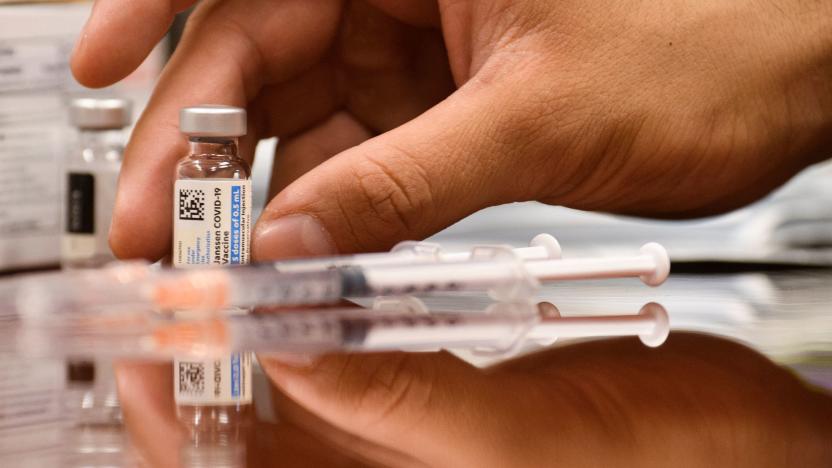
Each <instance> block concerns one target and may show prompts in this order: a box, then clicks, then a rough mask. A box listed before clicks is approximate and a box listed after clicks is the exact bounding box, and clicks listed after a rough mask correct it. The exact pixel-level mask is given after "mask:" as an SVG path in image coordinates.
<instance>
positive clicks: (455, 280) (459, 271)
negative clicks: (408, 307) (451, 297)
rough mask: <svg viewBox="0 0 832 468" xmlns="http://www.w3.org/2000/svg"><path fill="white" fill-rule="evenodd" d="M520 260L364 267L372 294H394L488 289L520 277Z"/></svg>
mask: <svg viewBox="0 0 832 468" xmlns="http://www.w3.org/2000/svg"><path fill="white" fill-rule="evenodd" d="M515 265H516V263H514V262H510V261H499V260H498V261H468V262H459V263H425V264H415V265H402V266H399V265H392V266H382V267H367V268H365V269H364V270H363V273H364V278H365V280H366V284H367V289H368V291H369V292H370V294H372V295H376V296H394V295H402V294H418V293H429V292H433V291H443V292H447V291H469V290H487V289H491V288H493V287H496V286H501V285H505V284H509V283H511V282H515V281H519V280H520V279H521V278H518V273H517V268H516V266H515Z"/></svg>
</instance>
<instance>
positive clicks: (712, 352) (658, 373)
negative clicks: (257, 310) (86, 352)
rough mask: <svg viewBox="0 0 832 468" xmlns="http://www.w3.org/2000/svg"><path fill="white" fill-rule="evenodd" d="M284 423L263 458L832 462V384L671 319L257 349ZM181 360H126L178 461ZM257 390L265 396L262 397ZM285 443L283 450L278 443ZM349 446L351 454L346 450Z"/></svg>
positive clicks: (122, 370)
mask: <svg viewBox="0 0 832 468" xmlns="http://www.w3.org/2000/svg"><path fill="white" fill-rule="evenodd" d="M260 362H261V363H262V365H263V366H264V369H265V370H266V372H267V373H268V374H269V376H271V377H272V379H273V381H274V382H275V383H276V384H277V388H275V389H273V391H274V392H275V396H274V407H275V408H276V410H277V413H278V414H279V418H280V421H281V423H280V424H278V425H276V426H275V425H274V424H269V423H265V422H262V421H256V422H251V423H250V424H252V426H251V427H252V429H250V430H249V437H248V439H247V440H248V442H247V447H248V455H249V456H248V458H249V463H250V464H251V466H295V465H297V466H310V465H315V466H318V465H321V466H323V465H325V466H352V465H355V464H360V465H367V464H369V465H372V466H460V467H466V466H471V467H492V466H493V467H502V466H569V467H582V466H586V467H595V466H622V467H623V466H639V467H654V466H655V467H665V466H682V467H685V466H691V467H693V466H731V467H746V466H747V467H768V466H772V467H781V466H807V467H808V466H818V467H820V466H828V465H829V462H830V461H832V446H830V444H829V443H828V442H829V440H830V437H832V423H830V421H832V400H831V399H830V397H829V396H828V395H825V394H824V393H822V392H818V391H816V390H813V389H811V388H808V387H806V386H805V385H804V384H803V383H802V382H801V381H800V380H798V379H797V378H795V377H794V376H793V375H792V374H790V373H789V372H788V371H786V370H784V369H782V368H780V367H779V366H776V365H774V364H773V363H771V362H770V361H768V360H767V359H766V358H764V357H762V356H760V355H759V354H757V353H756V352H754V351H752V350H750V349H748V348H746V347H744V346H741V345H738V344H736V343H732V342H730V341H727V340H722V339H717V338H712V337H707V336H703V335H695V334H685V333H674V334H672V335H671V337H670V339H669V340H668V342H667V343H665V345H663V346H662V347H660V348H657V349H650V348H646V347H644V346H643V345H642V344H641V343H639V342H638V340H636V339H632V338H628V339H614V340H602V341H592V342H586V343H580V344H574V345H569V346H563V347H558V348H555V349H551V350H546V351H542V352H538V353H535V354H532V355H528V356H525V357H521V358H517V359H513V360H509V361H506V362H503V363H502V364H500V365H498V366H496V367H491V368H487V369H484V370H483V369H477V368H475V367H472V366H470V365H469V364H467V363H465V362H463V361H461V360H459V359H457V358H456V357H453V356H451V355H449V354H446V353H411V354H408V353H391V354H368V355H330V356H322V357H319V358H317V359H313V360H304V361H303V362H300V361H298V360H297V359H294V360H289V359H286V357H285V356H284V357H281V358H280V359H275V358H272V357H269V356H260ZM171 374H172V371H171V367H170V365H169V364H153V363H139V362H131V363H122V364H121V365H120V366H118V368H117V379H118V383H119V390H120V396H121V400H122V406H123V409H124V412H125V423H126V424H127V428H128V430H129V431H130V435H131V440H133V441H134V443H135V444H136V446H137V448H138V450H139V451H140V453H141V454H142V456H143V457H144V458H145V459H146V460H148V462H150V463H152V466H159V467H162V466H165V467H168V466H171V467H173V466H177V465H178V452H177V447H178V445H179V444H182V443H185V441H186V440H187V439H186V436H185V435H184V433H182V432H181V430H180V429H179V426H178V424H177V422H176V416H175V406H174V402H173V398H172V395H171V389H172V388H173V383H172V382H171ZM255 404H256V402H255ZM277 454H279V455H277ZM350 460H352V461H350Z"/></svg>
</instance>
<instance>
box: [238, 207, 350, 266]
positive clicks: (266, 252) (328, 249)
mask: <svg viewBox="0 0 832 468" xmlns="http://www.w3.org/2000/svg"><path fill="white" fill-rule="evenodd" d="M252 237H253V239H252V247H253V252H252V253H253V255H254V258H255V259H257V260H272V259H278V258H291V257H313V256H320V255H334V254H336V253H338V249H337V248H336V247H335V243H334V242H333V241H332V237H331V236H330V235H329V233H328V232H327V231H326V229H324V227H323V226H322V225H321V223H320V222H318V220H317V219H315V218H313V217H312V216H309V215H306V214H293V215H289V216H284V217H282V218H278V219H276V220H274V221H269V222H267V223H265V224H263V225H258V226H257V229H256V230H255V231H254V235H253V236H252Z"/></svg>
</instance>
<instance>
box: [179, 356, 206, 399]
mask: <svg viewBox="0 0 832 468" xmlns="http://www.w3.org/2000/svg"><path fill="white" fill-rule="evenodd" d="M179 393H180V394H187V395H202V394H203V393H205V364H204V363H202V362H180V363H179Z"/></svg>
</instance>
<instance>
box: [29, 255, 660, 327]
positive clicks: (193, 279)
mask: <svg viewBox="0 0 832 468" xmlns="http://www.w3.org/2000/svg"><path fill="white" fill-rule="evenodd" d="M551 240H552V241H553V242H554V239H551ZM554 245H556V242H554ZM534 247H535V246H533V247H531V248H534ZM536 247H538V251H537V252H536V254H535V255H537V257H534V256H531V258H540V257H544V258H549V257H551V256H552V255H554V254H556V253H558V252H559V249H557V250H555V249H554V248H552V246H551V245H550V246H549V247H543V248H541V246H536ZM531 248H525V249H531ZM521 252H522V251H521ZM525 252H526V255H521V254H518V252H517V250H516V249H515V250H513V249H510V248H506V247H479V248H474V249H473V250H472V251H471V252H470V254H468V255H466V257H467V258H468V259H467V260H464V261H451V262H446V261H442V260H433V261H415V262H414V261H406V262H405V261H401V260H398V261H391V262H390V263H384V262H380V260H379V257H374V258H375V260H373V261H371V262H366V264H363V263H362V261H363V260H362V258H363V259H364V260H366V259H367V257H366V256H361V255H358V256H352V257H346V258H341V259H338V258H336V259H335V260H333V259H330V260H328V261H326V262H324V263H321V261H320V260H317V259H311V260H308V262H310V265H315V266H314V267H312V266H309V267H306V266H304V263H302V261H294V262H276V263H273V264H257V265H247V266H240V267H231V268H194V269H187V270H151V269H149V268H148V267H147V266H146V265H142V264H119V265H116V266H113V267H109V268H105V269H103V270H99V271H84V272H73V273H71V274H55V275H53V276H51V277H49V276H36V277H32V278H29V279H27V280H25V281H23V282H22V285H21V287H20V288H19V293H18V297H17V306H18V307H17V308H18V310H20V311H21V313H23V314H26V315H27V316H34V317H37V316H47V317H48V316H53V315H55V314H56V313H58V314H60V313H62V312H72V311H77V310H84V311H87V312H90V311H95V310H107V311H116V310H121V309H125V308H130V309H136V308H144V309H152V308H162V309H212V310H216V309H223V308H227V307H252V306H258V305H279V306H287V305H308V304H329V303H334V302H337V301H339V300H340V299H341V298H343V297H359V296H364V297H368V296H381V295H401V294H413V293H430V292H436V291H477V290H479V291H488V292H489V293H490V294H491V295H492V296H493V297H494V298H495V299H498V300H517V299H527V298H528V297H530V296H531V295H532V294H533V293H534V292H535V291H536V290H537V288H538V286H539V283H540V282H541V281H543V282H546V281H559V280H575V279H588V278H614V277H628V276H638V277H640V278H641V279H642V281H644V282H645V283H646V284H648V285H651V286H656V285H659V284H661V283H662V282H663V281H664V280H665V279H666V278H667V275H668V273H669V270H670V261H669V258H668V256H667V252H666V251H665V250H664V248H663V247H661V246H660V245H658V244H655V243H650V244H646V245H645V246H644V247H642V253H641V255H636V256H632V257H617V258H594V259H568V260H560V259H545V260H524V258H529V257H530V255H529V251H528V250H525ZM391 255H392V254H391ZM349 259H352V263H349V261H350V260H349ZM336 260H337V261H336ZM339 262H340V263H339ZM287 265H288V267H287ZM331 265H335V266H331ZM338 265H346V266H338ZM327 266H330V267H329V268H327Z"/></svg>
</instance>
